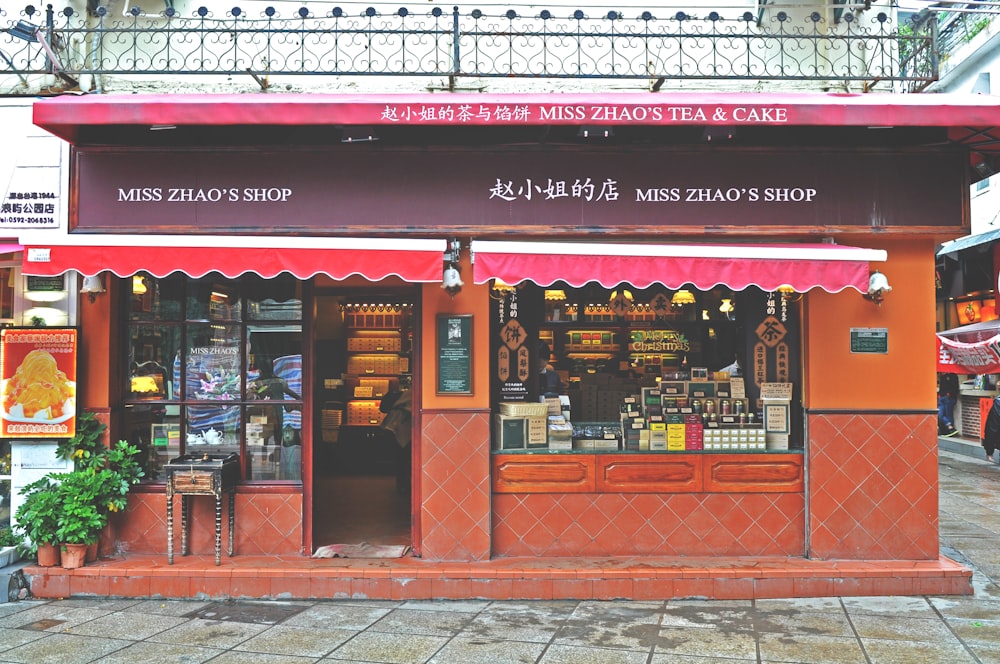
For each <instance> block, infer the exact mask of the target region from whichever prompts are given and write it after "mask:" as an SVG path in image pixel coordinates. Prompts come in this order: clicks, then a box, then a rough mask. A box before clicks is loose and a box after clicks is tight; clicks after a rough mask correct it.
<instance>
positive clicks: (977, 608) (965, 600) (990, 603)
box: [929, 593, 1000, 620]
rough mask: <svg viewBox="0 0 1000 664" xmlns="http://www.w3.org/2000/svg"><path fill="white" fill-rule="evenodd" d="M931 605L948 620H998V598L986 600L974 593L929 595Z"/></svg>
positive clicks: (999, 617)
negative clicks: (967, 594) (941, 595)
mask: <svg viewBox="0 0 1000 664" xmlns="http://www.w3.org/2000/svg"><path fill="white" fill-rule="evenodd" d="M929 599H930V603H931V605H932V606H933V607H934V608H935V609H937V611H938V612H939V613H940V614H941V615H942V616H944V617H945V619H947V620H950V619H951V618H970V619H977V620H1000V600H988V599H985V598H983V597H981V596H980V595H979V593H976V595H973V596H970V597H962V596H956V597H931V598H929Z"/></svg>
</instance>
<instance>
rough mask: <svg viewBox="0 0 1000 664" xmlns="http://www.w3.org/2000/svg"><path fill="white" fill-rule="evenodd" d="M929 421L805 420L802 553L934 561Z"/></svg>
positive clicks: (934, 475) (934, 466) (932, 425)
mask: <svg viewBox="0 0 1000 664" xmlns="http://www.w3.org/2000/svg"><path fill="white" fill-rule="evenodd" d="M937 445H938V442H937V418H936V417H935V416H934V415H932V414H891V413H890V414H886V413H873V414H858V413H847V414H811V415H810V416H809V458H808V463H809V469H808V476H809V500H808V502H809V523H810V533H809V555H810V557H813V558H819V559H831V558H846V559H859V560H936V559H937V557H938V457H937V451H938V447H937Z"/></svg>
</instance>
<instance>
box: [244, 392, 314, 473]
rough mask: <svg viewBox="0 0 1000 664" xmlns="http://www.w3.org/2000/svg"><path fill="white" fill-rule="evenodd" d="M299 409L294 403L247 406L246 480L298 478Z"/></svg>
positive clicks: (300, 459)
mask: <svg viewBox="0 0 1000 664" xmlns="http://www.w3.org/2000/svg"><path fill="white" fill-rule="evenodd" d="M301 408H302V407H301V406H300V405H298V404H285V405H281V406H278V405H263V404H262V405H254V406H248V407H247V410H246V422H245V431H246V441H247V459H248V461H247V475H248V479H251V480H301V479H302V452H301V450H302V435H301V434H302V430H301V427H302V410H301Z"/></svg>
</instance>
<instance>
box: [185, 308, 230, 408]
mask: <svg viewBox="0 0 1000 664" xmlns="http://www.w3.org/2000/svg"><path fill="white" fill-rule="evenodd" d="M187 330H188V336H187V348H186V349H185V358H186V362H185V363H186V367H187V377H186V379H185V380H186V384H185V391H184V394H183V396H182V398H184V399H187V400H204V401H236V400H239V399H240V392H241V389H242V384H241V383H242V381H241V380H240V375H241V371H240V332H241V331H240V328H239V327H238V326H235V325H216V324H208V323H205V324H199V325H189V326H188V328H187Z"/></svg>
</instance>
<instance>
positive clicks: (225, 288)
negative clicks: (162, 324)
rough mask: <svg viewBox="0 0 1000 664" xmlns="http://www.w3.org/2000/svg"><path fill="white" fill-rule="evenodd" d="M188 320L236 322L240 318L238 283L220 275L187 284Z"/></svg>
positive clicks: (194, 280)
mask: <svg viewBox="0 0 1000 664" xmlns="http://www.w3.org/2000/svg"><path fill="white" fill-rule="evenodd" d="M187 318H188V320H222V321H238V320H241V318H242V311H241V302H240V288H239V282H238V281H233V280H231V279H226V278H224V277H221V276H220V275H218V274H216V275H214V276H213V275H209V276H207V277H204V278H202V279H192V280H191V281H190V282H189V283H188V294H187Z"/></svg>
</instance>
